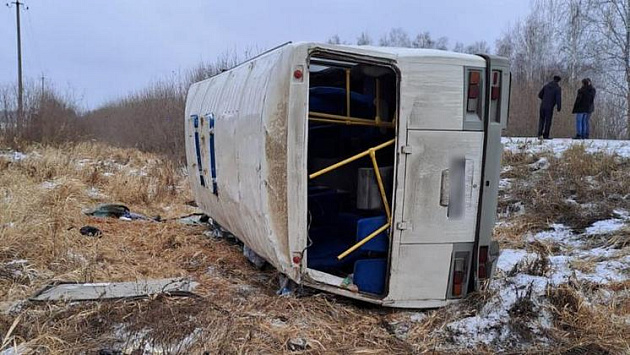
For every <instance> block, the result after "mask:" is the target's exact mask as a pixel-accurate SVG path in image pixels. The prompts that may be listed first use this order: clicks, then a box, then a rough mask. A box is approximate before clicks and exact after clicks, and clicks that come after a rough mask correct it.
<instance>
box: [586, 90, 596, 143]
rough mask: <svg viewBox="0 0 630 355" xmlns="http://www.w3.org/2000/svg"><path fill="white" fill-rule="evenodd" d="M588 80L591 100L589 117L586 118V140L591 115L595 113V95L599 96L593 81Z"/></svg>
mask: <svg viewBox="0 0 630 355" xmlns="http://www.w3.org/2000/svg"><path fill="white" fill-rule="evenodd" d="M586 80H588V89H589V95H590V96H589V99H590V103H591V104H590V106H589V109H588V115H587V116H586V137H584V138H585V139H588V136H589V132H590V123H589V122H590V120H591V115H592V114H593V112H594V111H595V95H597V90H595V87H594V86H593V82H592V81H591V79H590V78H586Z"/></svg>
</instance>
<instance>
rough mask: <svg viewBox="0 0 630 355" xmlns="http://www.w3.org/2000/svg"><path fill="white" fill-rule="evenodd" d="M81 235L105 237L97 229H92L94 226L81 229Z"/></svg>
mask: <svg viewBox="0 0 630 355" xmlns="http://www.w3.org/2000/svg"><path fill="white" fill-rule="evenodd" d="M79 233H81V235H85V236H88V237H99V238H100V237H101V236H103V232H102V231H101V230H100V229H98V228H96V227H92V226H83V227H81V229H79Z"/></svg>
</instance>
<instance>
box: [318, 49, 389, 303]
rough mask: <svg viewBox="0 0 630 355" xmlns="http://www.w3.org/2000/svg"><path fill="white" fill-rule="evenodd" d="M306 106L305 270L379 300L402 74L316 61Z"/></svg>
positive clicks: (331, 58) (385, 68)
mask: <svg viewBox="0 0 630 355" xmlns="http://www.w3.org/2000/svg"><path fill="white" fill-rule="evenodd" d="M308 103H309V108H308V119H309V120H308V148H307V149H308V155H307V159H308V160H307V166H308V197H307V198H308V216H307V218H308V220H307V223H308V224H307V225H308V244H307V249H306V250H307V254H306V259H307V268H308V269H311V270H317V271H319V272H323V273H326V274H328V275H333V276H335V277H337V278H340V279H342V280H343V281H342V285H344V286H347V287H349V289H351V290H353V291H358V292H361V293H365V294H367V295H372V296H374V297H379V296H380V297H382V296H383V295H384V294H385V293H386V291H387V290H386V285H387V278H388V272H387V270H388V269H389V268H388V265H389V262H388V259H389V255H390V246H391V242H390V240H391V239H390V226H391V224H392V190H393V184H394V181H393V180H394V173H395V170H394V165H395V137H396V115H397V113H396V111H397V104H398V75H397V72H396V71H395V70H394V69H393V68H392V67H390V66H387V65H377V64H373V63H360V62H357V61H355V60H349V59H347V58H342V57H335V56H330V55H323V54H322V55H313V56H311V58H310V61H309V100H308ZM337 278H334V279H335V280H339V279H337Z"/></svg>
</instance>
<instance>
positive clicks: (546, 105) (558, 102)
mask: <svg viewBox="0 0 630 355" xmlns="http://www.w3.org/2000/svg"><path fill="white" fill-rule="evenodd" d="M559 82H560V77H559V76H557V75H556V76H554V77H553V81H551V82H549V83H547V85H545V86H543V88H542V89H541V90H540V92H539V93H538V98H539V99H540V100H542V101H541V102H540V119H539V120H538V137H540V138H541V139H549V131H550V130H551V119H552V118H553V108H554V106H555V107H557V109H558V112H560V110H561V108H562V89H561V88H560V85H559V84H558V83H559Z"/></svg>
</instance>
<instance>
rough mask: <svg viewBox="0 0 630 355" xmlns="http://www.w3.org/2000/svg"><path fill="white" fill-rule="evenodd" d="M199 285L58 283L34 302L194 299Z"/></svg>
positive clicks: (179, 280) (170, 282) (172, 281)
mask: <svg viewBox="0 0 630 355" xmlns="http://www.w3.org/2000/svg"><path fill="white" fill-rule="evenodd" d="M198 285H199V284H198V283H197V282H194V281H191V280H190V279H185V278H175V279H162V280H143V281H131V282H100V283H56V284H52V285H48V286H46V287H45V288H44V289H42V290H40V291H38V292H37V293H36V294H35V295H33V296H32V297H31V298H30V300H31V301H95V300H103V299H120V298H134V299H135V298H143V297H148V296H151V295H156V294H166V295H171V296H192V295H194V294H193V293H192V291H193V290H194V289H195V288H196V287H197V286H198Z"/></svg>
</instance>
